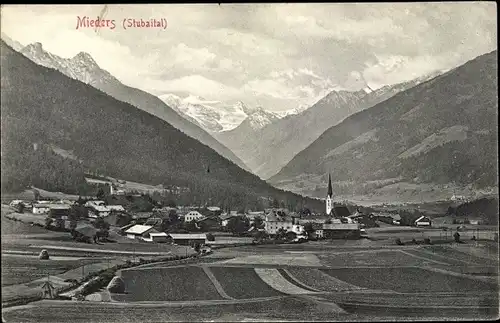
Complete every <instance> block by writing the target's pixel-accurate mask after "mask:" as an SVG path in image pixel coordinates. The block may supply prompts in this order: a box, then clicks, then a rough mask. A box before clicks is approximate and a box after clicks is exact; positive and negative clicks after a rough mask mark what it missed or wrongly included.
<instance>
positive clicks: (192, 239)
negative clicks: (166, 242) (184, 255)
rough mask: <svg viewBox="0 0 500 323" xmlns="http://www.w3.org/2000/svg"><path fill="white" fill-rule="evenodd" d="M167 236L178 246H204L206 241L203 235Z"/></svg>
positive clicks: (183, 234) (182, 234)
mask: <svg viewBox="0 0 500 323" xmlns="http://www.w3.org/2000/svg"><path fill="white" fill-rule="evenodd" d="M169 235H170V237H171V238H172V240H173V242H174V243H175V244H179V245H189V246H192V245H194V244H196V243H199V244H205V243H206V239H207V235H206V234H205V233H170V234H169Z"/></svg>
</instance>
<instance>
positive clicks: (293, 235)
mask: <svg viewBox="0 0 500 323" xmlns="http://www.w3.org/2000/svg"><path fill="white" fill-rule="evenodd" d="M285 238H286V240H287V241H292V240H293V239H295V238H297V234H296V233H295V232H293V231H288V232H287V233H286V235H285Z"/></svg>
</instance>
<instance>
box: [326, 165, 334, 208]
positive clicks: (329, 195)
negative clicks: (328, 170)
mask: <svg viewBox="0 0 500 323" xmlns="http://www.w3.org/2000/svg"><path fill="white" fill-rule="evenodd" d="M332 209H333V189H332V178H331V177H330V174H328V192H327V193H326V215H332Z"/></svg>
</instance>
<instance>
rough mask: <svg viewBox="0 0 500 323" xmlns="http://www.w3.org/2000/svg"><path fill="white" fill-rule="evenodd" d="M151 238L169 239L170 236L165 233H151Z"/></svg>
mask: <svg viewBox="0 0 500 323" xmlns="http://www.w3.org/2000/svg"><path fill="white" fill-rule="evenodd" d="M149 236H150V237H168V234H167V233H165V232H151V233H150V234H149Z"/></svg>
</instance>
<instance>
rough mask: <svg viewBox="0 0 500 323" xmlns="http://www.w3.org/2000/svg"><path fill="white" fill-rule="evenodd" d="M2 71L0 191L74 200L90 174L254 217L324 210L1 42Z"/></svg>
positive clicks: (133, 107) (123, 103) (168, 127)
mask: <svg viewBox="0 0 500 323" xmlns="http://www.w3.org/2000/svg"><path fill="white" fill-rule="evenodd" d="M80 58H81V59H84V58H85V57H80ZM1 66H2V74H1V85H2V96H1V113H2V119H1V126H2V132H1V139H2V145H1V150H2V152H1V153H2V159H1V163H2V190H8V189H13V188H18V189H22V187H25V186H26V185H30V184H33V183H45V184H47V185H49V184H50V185H51V186H52V187H53V188H54V189H56V190H57V189H59V190H61V189H62V188H66V187H71V188H73V190H76V191H77V192H75V193H77V194H80V188H79V185H83V183H84V182H85V180H84V172H86V171H90V172H92V173H98V174H103V175H107V176H112V177H115V178H122V179H125V180H130V181H136V182H141V183H147V184H152V185H157V184H163V185H164V186H166V187H168V186H172V185H174V186H179V187H186V188H187V189H188V192H189V194H190V199H191V201H194V202H199V203H202V202H203V201H205V202H207V201H210V203H212V204H213V205H221V206H222V205H224V206H228V205H229V206H232V207H249V208H250V207H251V208H253V209H255V208H262V207H263V206H265V205H266V203H267V202H269V201H270V200H277V201H280V202H281V204H284V205H286V206H290V207H292V206H293V207H295V206H297V205H301V204H303V203H308V206H309V207H311V208H317V207H321V208H322V203H321V202H320V201H318V200H314V199H307V198H303V197H302V196H300V195H296V194H293V193H290V192H285V191H282V190H279V189H276V188H274V187H272V186H270V185H269V184H267V183H266V182H265V181H263V180H261V179H259V178H258V177H257V176H255V175H253V174H251V173H249V172H247V171H245V170H243V169H241V168H240V167H238V166H237V165H235V164H234V163H232V162H231V161H229V160H227V159H226V158H224V157H222V156H221V155H219V154H218V153H217V152H216V151H215V150H213V149H211V148H210V147H208V146H206V145H204V144H202V143H200V142H198V141H197V140H195V139H193V138H191V137H190V136H188V135H186V134H185V133H183V132H182V131H180V130H178V129H177V128H175V127H174V126H172V125H171V124H169V123H168V122H166V121H165V120H163V119H161V118H159V117H157V116H155V115H153V114H151V113H148V112H146V111H143V110H141V109H138V108H137V107H135V106H133V105H131V104H129V103H126V102H123V101H119V100H117V99H115V98H113V97H112V96H109V95H108V94H106V93H104V92H103V91H100V90H98V89H96V88H95V87H93V86H90V85H88V84H85V83H83V82H80V81H78V80H75V79H73V78H70V77H68V76H66V75H64V74H62V73H61V72H59V71H57V70H56V69H53V68H47V67H44V66H41V65H37V64H35V63H34V62H33V61H31V60H30V59H28V58H27V57H25V56H23V55H21V54H20V53H18V52H16V51H14V50H13V49H12V48H11V47H9V46H8V45H6V44H5V43H4V42H3V41H2V42H1ZM50 147H58V149H59V150H64V151H70V152H71V155H72V156H73V158H65V157H63V156H60V155H58V154H56V153H53V149H51V148H50ZM41 188H44V187H41Z"/></svg>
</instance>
